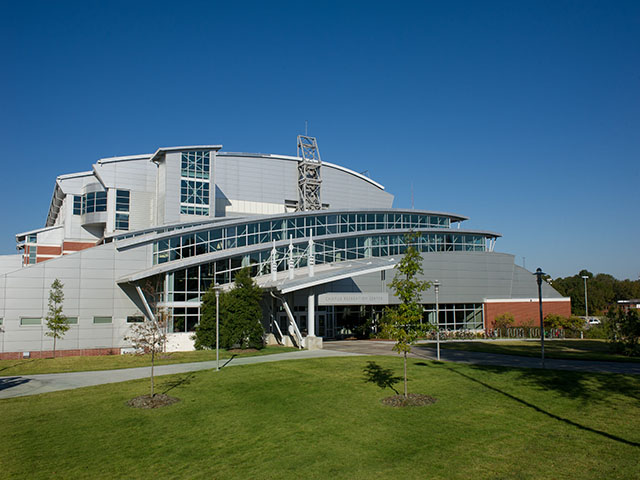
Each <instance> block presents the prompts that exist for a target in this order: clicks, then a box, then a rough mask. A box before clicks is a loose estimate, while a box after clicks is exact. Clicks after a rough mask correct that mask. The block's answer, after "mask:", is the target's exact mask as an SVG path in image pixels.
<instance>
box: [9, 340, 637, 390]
mask: <svg viewBox="0 0 640 480" xmlns="http://www.w3.org/2000/svg"><path fill="white" fill-rule="evenodd" d="M392 347H393V342H389V341H372V340H343V341H335V342H324V349H323V350H311V351H309V350H300V351H298V352H290V353H276V354H273V355H263V356H257V357H241V358H233V359H226V360H221V361H220V367H221V368H222V367H223V366H224V367H229V366H231V367H232V366H235V365H249V364H253V363H264V362H277V361H282V360H299V359H305V358H324V357H340V356H349V355H397V354H396V353H395V352H394V351H393V350H392ZM410 356H411V357H413V358H423V359H426V360H435V359H436V358H435V357H436V352H435V349H432V348H428V347H425V346H424V345H417V346H415V347H414V348H413V351H412V353H411V354H410ZM440 359H441V360H442V361H445V362H459V363H469V364H475V365H492V366H502V367H518V368H541V365H540V359H538V358H534V357H519V356H515V355H502V354H495V353H480V352H465V351H462V350H451V349H444V348H443V349H441V350H440ZM546 367H547V368H548V369H551V370H572V371H581V372H598V373H623V374H632V375H640V363H624V362H595V361H584V360H559V359H547V360H546ZM214 368H216V362H215V361H209V362H194V363H176V364H173V365H160V366H157V367H155V374H156V375H158V376H160V375H169V374H174V373H185V372H194V371H197V370H211V369H214ZM150 369H151V367H140V368H125V369H119V370H101V371H93V372H71V373H50V374H42V375H20V376H17V375H16V376H11V377H0V399H3V398H13V397H23V396H27V395H37V394H39V393H48V392H55V391H59V390H71V389H74V388H81V387H90V386H94V385H103V384H106V383H117V382H125V381H127V380H136V379H139V378H146V377H149V375H150Z"/></svg>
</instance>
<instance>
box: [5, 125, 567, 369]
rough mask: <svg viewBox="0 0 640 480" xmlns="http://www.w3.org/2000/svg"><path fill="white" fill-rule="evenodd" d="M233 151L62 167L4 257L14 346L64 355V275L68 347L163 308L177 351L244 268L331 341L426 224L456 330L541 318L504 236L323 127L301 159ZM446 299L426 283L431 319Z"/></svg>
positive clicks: (272, 312)
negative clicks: (395, 184) (53, 304)
mask: <svg viewBox="0 0 640 480" xmlns="http://www.w3.org/2000/svg"><path fill="white" fill-rule="evenodd" d="M220 149H221V146H220V145H198V146H188V147H172V148H160V149H158V150H157V151H156V152H155V153H153V154H146V155H131V156H125V157H113V158H103V159H100V160H98V161H97V162H96V163H95V164H94V165H92V168H91V170H90V171H86V172H80V173H73V174H67V175H61V176H59V177H58V178H57V179H56V183H55V187H54V191H53V198H52V199H51V204H50V206H49V211H48V215H47V220H46V224H45V226H44V227H42V228H38V229H35V230H32V231H28V232H24V233H20V234H18V235H16V240H17V248H18V251H19V253H18V254H15V255H5V256H2V257H0V358H17V357H23V356H30V357H38V356H44V355H50V351H51V349H52V343H53V342H52V339H51V338H50V337H48V336H46V335H45V333H46V332H47V329H46V321H45V317H46V314H47V310H48V296H49V290H50V286H51V283H52V282H53V281H54V279H56V278H57V279H60V280H61V281H62V283H63V284H64V314H65V315H66V316H67V317H68V320H69V323H70V324H71V328H70V330H69V331H68V332H67V334H66V335H65V336H64V338H63V339H62V340H58V350H59V351H60V352H61V354H63V355H64V354H67V355H77V354H101V353H120V352H121V351H123V349H124V350H125V351H126V349H127V348H128V347H130V345H129V344H128V343H127V342H126V341H125V340H124V337H125V336H126V334H127V332H128V330H129V326H130V324H131V323H133V322H139V321H141V320H142V318H144V317H147V318H150V319H154V318H155V317H154V315H155V312H157V309H158V307H162V308H163V309H164V310H165V311H166V312H168V315H169V327H168V329H169V332H170V335H169V336H170V344H171V348H173V349H189V348H192V341H191V340H190V337H191V336H192V333H191V332H193V330H194V328H195V326H196V325H197V324H198V321H199V315H200V298H201V296H202V294H203V293H204V292H205V291H206V290H207V289H208V288H209V287H210V286H211V285H212V284H219V285H220V286H221V287H222V288H230V286H231V285H232V282H233V279H234V275H235V273H236V272H237V271H238V270H239V269H241V268H243V267H249V268H250V269H251V274H252V276H253V277H254V278H255V279H256V281H257V283H258V284H259V285H260V286H261V287H263V288H264V289H265V291H266V294H265V297H264V300H263V324H264V327H265V330H266V331H267V332H269V333H271V334H273V335H272V336H270V338H271V339H272V340H273V339H275V340H276V341H279V342H281V343H289V342H291V343H293V344H294V345H299V346H306V347H308V348H318V347H321V345H322V338H341V337H343V336H344V335H347V334H349V333H350V332H351V331H352V330H353V329H354V328H355V327H357V326H359V325H362V324H363V323H365V322H367V321H370V320H374V321H375V320H376V319H377V318H379V315H380V314H381V312H382V309H383V308H384V307H385V306H386V305H391V304H395V303H397V302H398V301H397V299H396V298H395V297H394V296H393V294H392V292H391V291H390V289H389V283H390V281H391V280H392V279H393V276H394V266H395V265H396V264H397V262H398V261H399V259H400V258H401V256H402V254H403V252H404V249H405V236H406V234H407V233H410V232H415V233H416V234H417V236H416V237H415V244H416V246H417V247H418V248H419V249H420V251H421V252H422V256H423V258H424V263H423V267H424V280H429V281H433V280H436V279H437V280H438V281H439V282H440V285H441V286H440V291H439V302H438V305H439V318H438V321H437V322H438V325H439V326H440V328H443V329H471V330H481V329H485V328H490V327H491V325H492V321H493V319H494V318H495V317H496V316H497V315H499V314H501V313H505V312H510V313H512V314H514V315H515V316H516V319H517V320H519V321H527V320H535V319H537V318H538V306H537V284H536V281H535V280H536V279H535V276H533V275H532V274H531V272H529V271H527V270H525V269H524V268H521V267H519V266H517V265H515V263H514V256H513V255H509V254H505V253H497V252H495V251H494V245H495V242H496V239H497V238H498V237H500V235H499V234H498V233H494V232H488V231H480V230H467V229H464V228H462V227H461V225H462V223H463V222H464V221H465V220H467V218H466V217H464V216H462V215H458V214H453V213H444V212H434V211H427V210H414V209H409V210H407V209H396V208H393V206H392V205H393V195H391V194H390V193H388V192H386V191H385V189H384V187H383V186H382V185H380V184H379V183H377V182H375V181H373V180H372V179H370V178H368V177H367V176H365V175H363V174H359V173H356V172H354V171H351V170H349V169H348V168H345V167H342V166H339V165H336V164H333V163H328V162H324V161H322V160H321V159H320V154H319V151H318V148H317V144H316V141H315V139H314V138H311V137H302V136H301V137H298V154H297V156H285V155H265V154H249V153H229V152H221V151H220ZM542 292H543V299H544V312H545V314H547V313H559V314H563V315H569V313H570V300H569V299H568V298H563V297H561V296H560V295H559V294H558V293H557V292H556V291H555V290H553V288H551V287H550V286H549V285H547V284H546V283H545V284H544V285H543V290H542ZM435 302H436V300H435V295H434V289H433V288H431V289H429V290H427V291H425V292H424V293H423V295H422V303H423V304H424V319H425V321H428V322H432V323H435V322H436V318H435Z"/></svg>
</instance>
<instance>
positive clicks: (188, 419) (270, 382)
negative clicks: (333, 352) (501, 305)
mask: <svg viewBox="0 0 640 480" xmlns="http://www.w3.org/2000/svg"><path fill="white" fill-rule="evenodd" d="M371 361H373V362H375V363H376V364H378V365H379V366H380V367H381V368H383V369H385V368H389V369H393V370H394V373H395V374H396V375H400V374H401V370H402V363H401V359H400V358H393V357H342V358H325V359H312V360H311V359H310V360H295V361H294V360H291V361H282V362H276V363H264V364H256V365H246V366H237V367H229V368H224V369H223V370H221V371H220V372H219V373H216V372H215V371H201V372H195V373H190V374H184V375H174V376H168V377H161V378H160V381H159V383H160V385H161V387H160V390H161V391H166V392H167V394H169V395H172V396H175V397H178V398H180V399H181V401H180V402H179V403H177V404H175V405H172V406H169V407H165V408H161V409H156V410H137V409H133V408H130V407H128V406H126V404H125V403H126V401H127V400H129V399H130V398H132V397H135V396H137V395H140V394H142V393H146V392H147V388H148V381H147V380H139V381H132V382H127V383H121V384H114V385H105V386H100V387H91V388H85V389H79V390H74V391H66V392H55V393H50V394H45V395H39V396H34V397H24V398H17V399H8V400H0V409H1V410H2V415H1V416H0V431H1V432H2V436H1V437H0V438H1V440H0V442H1V443H0V465H1V466H2V469H1V473H0V477H2V478H30V479H33V478H74V479H76V478H79V479H82V478H90V479H94V478H108V479H110V478H114V479H116V478H117V479H120V478H127V479H129V478H131V479H136V478H145V479H148V478H160V479H165V478H167V479H169V478H170V479H174V478H203V479H235V478H237V479H248V478H250V479H262V478H267V479H270V478H285V479H289V478H290V479H300V478H305V479H307V478H318V479H327V478H331V479H372V478H376V479H378V478H388V479H397V478H407V479H427V478H428V479H465V480H466V479H470V478H478V479H507V478H513V479H548V478H571V479H624V480H629V479H634V478H640V470H639V469H638V458H640V400H639V399H640V378H638V377H634V376H625V375H603V374H587V373H574V372H557V371H549V370H547V371H539V370H533V369H531V370H528V369H507V368H497V367H477V366H476V367H474V366H468V365H461V364H451V363H437V362H422V361H419V360H413V359H411V360H410V361H409V367H408V372H409V378H410V383H409V385H410V391H411V392H415V393H426V394H429V395H432V396H434V397H436V398H437V399H438V401H437V403H435V404H434V405H430V406H427V407H413V408H404V409H394V408H391V407H385V406H383V405H382V404H381V403H380V400H381V399H382V398H383V397H385V396H388V395H390V394H392V393H393V392H392V391H391V390H389V389H386V390H382V389H380V388H379V387H378V386H376V385H375V384H374V383H371V382H368V381H365V377H364V374H363V369H364V368H365V367H366V366H367V363H368V362H371ZM397 388H399V389H400V384H398V385H397Z"/></svg>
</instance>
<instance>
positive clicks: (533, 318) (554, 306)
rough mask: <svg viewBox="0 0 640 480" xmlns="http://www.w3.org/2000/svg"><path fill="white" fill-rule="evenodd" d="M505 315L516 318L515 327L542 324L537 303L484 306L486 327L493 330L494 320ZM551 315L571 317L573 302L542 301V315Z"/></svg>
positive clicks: (504, 303)
mask: <svg viewBox="0 0 640 480" xmlns="http://www.w3.org/2000/svg"><path fill="white" fill-rule="evenodd" d="M503 313H510V314H512V315H513V316H514V317H515V320H516V321H515V325H525V324H527V323H528V322H533V325H539V324H540V307H539V304H538V302H537V301H527V300H525V301H522V302H487V303H485V304H484V314H485V326H486V328H493V321H494V319H495V318H496V317H497V316H499V315H502V314H503ZM550 313H554V314H556V315H562V316H563V317H569V316H571V301H570V300H566V301H562V302H545V301H544V300H543V301H542V315H543V316H547V315H548V314H550Z"/></svg>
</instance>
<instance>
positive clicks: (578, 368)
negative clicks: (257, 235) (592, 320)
mask: <svg viewBox="0 0 640 480" xmlns="http://www.w3.org/2000/svg"><path fill="white" fill-rule="evenodd" d="M425 343H427V342H421V344H418V345H416V346H415V347H413V350H412V352H411V353H410V354H409V356H410V357H412V358H424V359H426V360H435V359H436V350H435V348H430V347H427V346H425ZM428 343H430V344H431V346H432V347H433V343H434V342H428ZM393 345H394V342H391V341H384V340H382V341H380V340H376V341H372V340H342V341H336V342H324V348H325V349H328V350H335V351H340V352H343V353H359V354H362V355H397V354H396V353H395V352H393V350H392V347H393ZM440 360H442V361H443V362H457V363H468V364H472V365H490V366H499V367H518V368H542V365H541V362H540V358H536V357H521V356H517V355H503V354H498V353H482V352H467V351H464V350H453V349H448V348H441V349H440ZM545 367H546V368H547V369H548V370H571V371H575V372H595V373H623V374H628V375H640V362H597V361H591V360H563V359H556V358H547V359H545Z"/></svg>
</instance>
